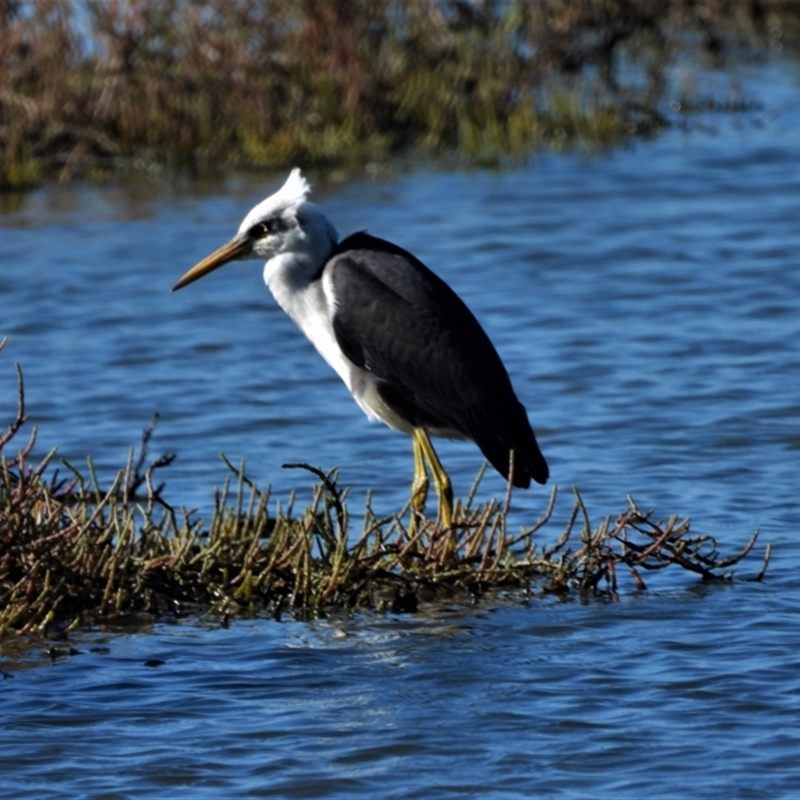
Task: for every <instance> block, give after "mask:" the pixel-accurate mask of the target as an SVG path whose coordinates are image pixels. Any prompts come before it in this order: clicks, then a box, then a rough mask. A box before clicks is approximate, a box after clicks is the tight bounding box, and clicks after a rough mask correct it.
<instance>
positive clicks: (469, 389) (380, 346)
mask: <svg viewBox="0 0 800 800" xmlns="http://www.w3.org/2000/svg"><path fill="white" fill-rule="evenodd" d="M325 270H326V271H328V270H330V271H332V273H333V284H334V287H335V295H336V310H335V313H334V318H333V329H334V333H335V335H336V339H337V341H338V343H339V346H340V347H341V348H342V350H343V352H344V354H345V355H346V356H347V358H349V359H350V360H351V361H352V362H353V363H354V364H356V365H357V366H359V367H364V368H366V369H369V370H370V371H372V372H373V373H374V374H375V375H376V376H377V377H378V378H379V379H380V384H379V390H380V392H381V394H382V396H383V397H384V400H385V401H386V402H387V403H388V404H389V405H391V406H392V407H393V408H395V409H396V410H397V412H398V413H400V414H401V415H402V416H403V417H404V418H405V419H407V420H408V421H409V422H410V423H411V424H412V425H417V426H423V427H433V428H436V427H439V428H451V429H454V430H456V431H459V432H460V433H462V434H464V435H466V436H468V437H469V438H471V439H473V440H474V441H475V442H476V444H477V445H478V446H479V447H480V449H481V451H482V452H483V454H484V455H485V456H486V458H487V459H488V460H489V462H490V463H491V464H492V465H493V466H494V467H495V468H496V469H497V470H498V472H500V473H501V474H502V475H505V476H507V475H508V454H509V450H512V449H513V450H514V451H515V470H514V472H515V475H514V483H515V485H518V486H528V485H529V484H530V479H531V478H533V479H534V480H536V481H538V482H539V483H544V482H545V481H546V480H547V477H548V469H547V464H546V462H545V460H544V458H543V456H542V454H541V452H540V451H539V447H538V445H537V443H536V438H535V436H534V433H533V430H532V429H531V426H530V423H529V422H528V417H527V414H526V413H525V409H524V408H523V406H522V404H521V403H520V402H519V400H517V397H516V395H515V393H514V389H513V388H512V386H511V381H510V379H509V377H508V373H507V372H506V369H505V367H504V366H503V363H502V361H501V360H500V357H499V356H498V354H497V351H496V350H495V348H494V346H493V345H492V343H491V341H490V340H489V337H488V336H487V335H486V333H485V332H484V330H483V328H481V326H480V324H479V323H478V321H477V320H476V319H475V317H474V316H473V314H472V312H471V311H470V310H469V309H468V308H467V307H466V305H464V303H463V301H462V300H461V299H460V298H459V297H458V296H457V295H456V294H455V292H454V291H453V290H452V289H451V288H450V287H449V286H448V285H447V284H446V283H445V282H444V281H443V280H441V278H439V277H438V276H437V275H435V274H434V273H433V272H431V271H430V270H429V269H428V268H427V267H426V266H425V265H424V264H423V263H422V262H421V261H419V260H418V259H417V258H415V257H414V256H413V255H411V254H410V253H408V252H406V251H405V250H403V249H402V248H400V247H397V246H396V245H393V244H391V243H390V242H385V241H383V240H382V239H377V238H375V237H373V236H369V235H368V234H366V233H357V234H354V235H353V236H350V237H348V238H347V239H345V240H344V241H343V242H341V243H340V244H339V246H338V247H337V249H336V251H335V252H334V254H333V256H332V257H331V259H330V260H329V261H328V263H327V264H326V266H325Z"/></svg>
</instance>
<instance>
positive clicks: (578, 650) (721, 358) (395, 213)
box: [0, 64, 800, 798]
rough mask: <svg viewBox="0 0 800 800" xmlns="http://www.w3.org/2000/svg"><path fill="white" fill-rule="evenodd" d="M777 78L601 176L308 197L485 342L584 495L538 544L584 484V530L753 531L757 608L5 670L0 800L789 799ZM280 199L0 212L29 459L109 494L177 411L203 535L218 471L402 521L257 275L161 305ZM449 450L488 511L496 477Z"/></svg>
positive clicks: (166, 627)
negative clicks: (759, 552) (438, 282)
mask: <svg viewBox="0 0 800 800" xmlns="http://www.w3.org/2000/svg"><path fill="white" fill-rule="evenodd" d="M793 70H794V71H793ZM767 78H768V80H764V79H763V76H762V78H761V80H762V82H763V83H762V86H761V93H762V96H763V98H764V101H765V108H764V110H763V111H762V112H754V113H751V114H747V115H740V116H736V115H735V116H732V117H724V116H721V115H720V116H717V115H713V114H709V115H707V116H704V117H700V118H693V119H690V120H689V121H688V124H687V125H686V126H685V127H684V126H682V125H680V124H679V125H676V126H675V127H673V128H672V129H671V130H669V131H668V132H666V133H665V134H663V135H662V136H660V137H659V138H658V139H656V140H654V141H649V142H637V143H636V144H635V145H632V146H630V147H627V148H623V149H618V150H614V151H610V152H599V153H598V152H590V153H575V152H572V153H566V154H548V155H543V156H539V157H536V158H533V159H531V160H530V162H529V163H527V164H525V165H513V166H511V167H509V168H507V169H504V170H500V171H490V170H486V171H484V170H474V171H467V172H464V171H453V170H450V169H445V168H441V167H435V166H431V165H416V166H415V165H406V166H396V167H393V168H386V169H383V170H381V171H379V175H380V176H381V177H379V178H369V177H366V176H362V177H356V178H355V179H353V180H350V181H348V182H344V183H340V182H337V180H336V179H335V178H336V176H326V175H312V176H311V177H312V180H313V182H314V183H315V185H316V189H315V195H314V199H315V200H316V201H317V202H318V203H320V204H321V205H322V206H324V208H325V209H326V211H327V212H328V214H329V216H330V217H331V219H332V220H333V221H334V223H335V224H336V225H337V227H338V229H339V231H340V233H342V234H346V233H349V232H351V231H354V230H359V229H363V228H367V229H368V230H369V231H370V232H371V233H373V234H375V235H378V236H382V237H384V238H387V239H390V240H392V241H395V242H397V243H398V244H400V245H401V246H403V247H405V248H407V249H409V250H411V251H413V252H414V253H416V254H417V255H418V256H419V257H421V258H422V259H423V260H424V261H425V262H426V263H427V264H428V265H430V266H431V267H433V268H434V269H435V270H436V271H437V272H438V273H439V274H440V275H441V276H442V277H443V278H444V279H445V280H447V281H448V282H449V283H450V284H451V285H452V286H453V287H454V288H456V290H457V291H458V292H459V293H460V294H461V296H462V297H463V298H464V299H465V300H466V302H467V303H468V304H469V305H470V306H471V307H472V309H473V310H474V311H475V313H476V315H477V316H478V317H479V319H480V320H481V321H482V322H483V324H484V326H485V328H486V329H487V331H488V332H489V334H490V336H491V337H492V339H493V340H494V341H495V344H496V345H497V348H498V350H499V352H500V353H501V355H502V357H503V359H504V361H505V362H506V365H507V367H508V369H509V372H510V374H511V376H512V379H513V381H514V383H515V386H516V388H517V392H518V394H519V396H520V398H521V400H522V401H523V403H524V404H525V405H526V407H527V408H528V411H529V415H530V418H531V421H532V423H533V426H534V428H535V429H536V431H537V435H538V438H539V440H540V443H541V446H542V449H543V451H544V453H545V455H546V456H547V458H548V461H549V462H550V465H551V470H552V476H553V479H552V480H553V483H555V484H557V485H558V486H559V487H560V490H561V497H560V500H559V503H558V505H557V507H556V514H555V516H556V517H557V520H558V522H557V524H555V525H554V527H553V529H552V530H551V531H550V532H549V533H548V530H547V529H546V530H545V532H544V534H543V536H544V540H545V541H550V542H552V541H553V540H554V539H555V538H556V537H557V535H558V533H559V532H560V524H561V521H564V520H566V517H567V515H568V513H569V509H570V503H571V500H570V497H569V495H570V489H571V487H572V486H577V487H578V488H579V489H580V490H581V493H582V495H583V497H584V500H585V502H586V505H587V507H588V509H589V513H590V515H591V516H592V521H593V522H594V523H599V522H600V520H601V519H602V518H603V517H604V516H606V515H609V514H611V515H613V514H616V513H617V512H618V511H620V510H621V509H622V508H623V507H624V506H625V503H626V500H625V496H626V494H627V493H631V494H632V495H633V496H634V497H635V498H636V499H637V501H638V502H639V504H640V505H641V506H643V507H645V508H650V507H653V508H655V509H656V510H657V512H658V514H659V515H660V516H662V517H667V516H669V515H670V514H673V513H675V514H679V515H681V516H691V518H692V520H693V528H694V529H695V530H696V531H698V532H703V533H711V534H713V535H715V536H716V537H717V539H718V542H719V545H720V549H721V550H722V551H723V552H726V553H727V552H731V551H734V550H736V549H738V548H739V547H740V546H741V545H743V544H744V542H745V541H746V540H747V538H748V537H749V535H750V534H751V532H752V531H753V530H756V529H758V530H759V531H760V532H761V542H762V543H765V542H771V543H772V545H773V549H774V551H773V559H772V564H771V566H770V569H769V572H768V574H767V580H766V581H765V582H764V583H761V584H758V583H752V582H748V581H747V580H746V578H747V577H749V576H752V575H754V574H755V573H756V572H757V571H758V569H759V567H760V562H759V557H758V556H757V557H754V558H753V559H752V560H751V561H749V562H745V564H744V565H742V566H741V567H740V568H739V570H738V573H737V578H738V580H737V581H736V582H734V583H733V584H732V585H730V586H726V587H704V586H701V585H698V584H697V582H696V581H694V579H692V578H691V577H689V576H686V575H678V574H671V573H670V572H666V573H661V574H655V575H654V574H647V575H645V576H644V577H645V579H646V580H647V582H648V585H649V586H650V588H649V590H648V591H647V592H645V593H643V594H636V593H635V592H634V591H633V587H632V586H631V585H630V584H626V583H624V582H623V592H622V594H621V597H620V599H619V602H616V603H601V602H590V603H587V604H583V603H580V602H577V601H570V602H566V603H560V602H556V601H553V600H546V599H541V598H533V599H531V600H524V599H522V598H519V597H509V598H506V599H505V601H504V602H502V603H500V604H498V605H496V606H492V607H486V606H480V605H478V606H468V605H453V606H449V607H444V608H442V607H436V608H426V609H423V611H422V612H421V613H419V614H417V615H410V616H404V617H394V616H387V617H376V616H372V615H359V616H356V617H353V618H347V617H341V618H339V617H336V618H332V619H328V620H319V621H317V622H313V623H300V622H295V621H292V620H290V619H286V620H284V621H281V622H277V621H275V620H237V621H234V622H233V624H232V626H231V627H230V629H221V628H220V627H219V625H218V623H217V622H216V621H215V620H214V619H208V620H205V619H202V620H185V621H183V622H181V623H180V624H166V623H162V624H158V625H155V626H154V627H152V628H151V629H149V630H147V631H136V632H131V631H127V632H126V631H124V630H123V631H114V630H107V631H97V632H93V633H91V634H83V635H82V636H78V637H75V638H74V639H73V640H72V645H73V646H74V647H75V648H76V649H77V650H78V651H79V653H78V654H77V655H74V656H71V657H64V658H58V659H55V660H53V661H52V662H51V660H50V659H49V658H48V657H47V656H46V655H45V654H44V652H43V650H42V649H41V648H38V647H36V648H34V649H27V650H19V649H18V648H17V647H16V645H13V643H8V642H7V643H5V644H4V645H3V652H4V653H5V657H4V659H3V660H2V661H0V668H2V669H4V670H5V673H6V674H7V675H8V676H9V677H8V678H6V679H4V680H0V776H2V777H1V779H0V796H8V797H14V798H23V797H26V798H27V797H30V798H34V797H41V796H43V795H45V794H46V795H47V796H50V797H169V796H176V797H177V796H181V797H186V796H189V797H193V798H205V797H209V798H210V797H229V796H234V795H235V796H246V797H263V796H274V797H280V796H285V797H342V798H352V797H376V796H377V797H397V798H400V797H403V798H406V797H408V798H411V797H420V798H428V797H468V796H475V797H529V796H547V797H614V798H619V797H632V798H633V797H636V798H638V797H641V796H651V797H666V796H673V797H685V796H693V797H709V798H710V797H714V798H717V797H719V798H730V797H746V798H749V797H769V798H775V797H794V796H797V794H798V793H800V766H798V764H800V759H798V752H800V722H798V720H800V655H799V653H800V648H798V633H797V631H798V622H799V621H800V620H799V619H798V616H799V615H798V610H797V609H798V607H800V590H798V588H797V580H796V569H797V564H798V556H799V555H800V547H799V546H798V540H797V536H796V524H797V520H798V519H800V499H798V466H799V462H800V458H799V457H798V456H800V424H799V423H800V268H799V267H798V253H799V252H800V224H798V199H799V198H800V169H798V165H800V104H798V102H797V97H798V91H797V85H798V75H797V72H796V69H795V68H793V67H790V66H787V65H785V64H784V65H782V67H781V68H780V70H778V71H777V72H772V73H768V75H767ZM678 122H680V120H678ZM282 178H283V175H281V176H275V178H274V180H272V181H270V180H266V179H263V178H254V177H239V178H231V179H230V180H228V181H227V182H225V183H224V184H216V185H209V186H198V185H195V184H192V185H187V184H182V183H176V184H173V185H165V183H164V181H163V180H162V179H153V180H151V181H148V180H145V179H142V180H138V181H135V182H132V183H130V184H127V183H123V184H121V185H115V186H109V187H99V188H88V187H74V186H67V187H51V188H48V189H45V190H41V191H39V192H35V193H33V194H31V195H28V196H26V197H25V198H24V200H23V202H22V203H21V205H20V206H19V207H18V208H15V209H13V210H9V211H7V212H6V213H5V214H4V215H2V216H0V242H1V243H2V244H0V337H2V336H3V335H8V336H9V340H10V341H9V344H8V346H7V348H6V350H5V351H4V352H3V353H2V354H0V414H2V417H0V421H1V420H6V419H8V420H10V419H11V417H12V416H13V413H14V411H15V408H16V386H15V380H16V376H15V372H14V369H13V362H14V361H18V362H20V363H21V365H22V367H23V369H24V372H25V378H26V395H27V402H28V411H29V414H30V417H31V422H32V424H35V425H36V426H37V427H38V437H39V439H38V444H37V449H36V452H37V453H39V454H43V453H44V452H46V451H47V450H49V449H50V447H51V446H53V445H56V444H57V445H59V448H60V449H59V453H60V455H61V456H62V457H64V458H67V459H69V460H70V461H72V462H75V463H77V464H80V463H82V462H83V460H84V459H85V456H87V455H91V456H92V457H93V458H94V460H95V462H96V463H97V465H98V467H99V469H100V471H101V474H103V475H110V474H112V472H113V471H115V470H116V469H117V468H119V467H120V466H122V465H123V464H124V461H125V459H126V458H127V453H128V448H129V447H130V446H131V445H134V444H136V442H137V441H138V437H139V432H140V430H141V429H142V428H144V427H145V426H146V425H147V424H148V422H149V420H150V417H151V415H152V413H153V412H155V411H157V412H159V414H160V417H161V419H160V423H159V427H158V429H157V432H156V434H155V436H154V439H153V442H152V450H153V452H154V454H157V453H159V452H161V451H165V450H174V451H176V452H177V453H178V455H179V458H178V460H177V462H176V463H175V464H174V465H173V466H172V467H171V468H170V469H169V470H168V471H167V472H166V473H165V474H164V478H165V479H166V480H167V490H166V496H167V498H168V499H170V500H171V502H173V503H175V504H177V505H184V506H187V507H196V508H198V509H199V510H200V513H201V514H204V513H205V514H207V513H208V509H209V508H210V507H211V503H212V490H213V487H214V486H215V485H219V484H220V483H221V482H222V480H223V479H224V477H225V469H224V467H223V465H222V464H221V462H220V461H219V459H218V453H219V452H220V451H222V452H224V453H225V454H226V455H227V456H228V457H229V458H230V459H231V460H233V461H238V460H239V459H245V460H246V462H247V469H248V473H249V474H250V476H251V477H252V478H253V479H254V480H256V481H257V482H259V483H260V484H262V485H267V484H270V485H272V487H273V490H274V496H275V497H276V498H282V499H283V500H284V501H285V498H286V497H287V495H288V493H289V491H290V490H292V489H296V490H297V491H298V495H299V499H298V502H302V501H303V500H304V498H308V496H309V494H308V492H309V487H310V486H311V485H312V484H313V479H312V478H311V477H310V476H309V477H306V476H304V475H301V474H298V473H296V472H291V471H285V470H282V469H281V466H280V465H281V464H282V463H284V462H289V461H307V462H310V463H312V464H315V465H318V466H320V467H323V468H325V469H328V468H330V467H333V466H338V467H339V469H340V475H341V480H342V482H343V483H344V484H346V485H349V486H351V487H352V489H351V495H350V502H351V505H352V507H353V508H354V511H355V512H356V513H357V510H358V508H359V507H360V506H361V505H362V504H363V502H364V498H365V494H366V491H367V490H368V489H370V490H372V493H373V505H374V507H375V509H376V511H377V512H378V513H391V512H392V511H396V510H398V509H399V508H400V506H402V504H403V503H404V502H405V501H406V500H407V495H408V486H409V482H410V477H411V456H410V445H409V442H408V441H407V439H406V438H404V437H403V436H401V435H399V434H396V433H393V432H391V431H389V430H388V429H385V428H383V427H381V426H379V425H370V424H369V423H368V422H367V421H366V419H365V418H364V416H363V415H362V414H361V412H360V411H359V410H358V408H357V407H356V406H355V405H354V403H353V402H352V400H351V399H350V397H349V396H348V394H347V392H346V390H345V388H344V386H343V385H341V383H340V382H339V380H338V378H337V377H336V376H335V375H334V374H333V373H332V372H331V371H330V370H329V368H328V367H327V366H326V365H325V364H324V363H323V362H322V361H321V359H319V357H318V356H317V355H316V353H314V351H313V350H312V348H311V346H310V345H309V344H307V343H306V342H305V340H304V339H303V337H302V336H301V335H300V334H299V333H298V332H297V331H296V330H295V329H294V328H293V326H292V324H291V323H290V322H289V321H288V320H287V319H286V318H285V317H284V316H283V314H282V312H281V311H280V310H279V309H278V308H277V306H276V305H275V304H274V302H273V301H272V298H271V297H270V296H269V293H268V292H267V291H266V289H264V287H263V285H262V283H261V266H260V265H259V264H257V263H256V262H244V263H242V264H239V265H235V266H230V267H228V268H226V269H222V270H219V271H218V272H216V273H214V274H213V275H211V276H209V277H207V278H205V279H203V280H202V281H201V282H199V283H197V284H194V285H192V286H191V287H188V288H186V289H184V290H182V291H181V292H179V293H177V294H172V293H171V292H170V287H171V286H172V284H173V283H174V282H175V280H176V279H177V278H178V277H179V276H180V275H181V274H182V273H183V272H184V271H185V270H186V269H187V268H188V267H189V266H191V265H192V264H194V263H195V262H196V261H198V260H199V259H200V258H202V257H203V256H204V255H206V254H207V253H209V252H210V251H211V250H212V249H214V248H215V247H216V246H218V245H219V244H221V243H222V242H223V241H225V240H227V239H228V238H229V237H230V236H231V235H232V233H233V232H234V231H235V230H236V228H237V227H238V224H239V222H240V220H241V218H242V217H243V216H244V214H245V213H246V211H247V210H248V209H249V208H250V207H251V206H252V205H253V204H255V203H256V202H257V201H259V200H260V199H262V197H263V196H264V195H265V194H266V193H268V192H269V191H271V190H272V189H273V188H275V186H277V185H278V183H279V182H280V181H281V180H282ZM3 424H5V423H4V422H3ZM439 451H440V455H441V457H442V460H443V462H444V464H445V466H446V467H447V468H448V470H449V471H450V473H451V475H452V478H453V481H454V485H455V489H456V493H457V494H459V495H463V494H465V493H466V491H467V490H468V488H469V486H470V485H471V483H472V480H473V479H474V476H475V474H476V472H477V469H478V467H479V465H480V463H481V459H480V454H479V453H478V451H477V450H476V448H475V447H474V446H473V445H471V444H469V443H448V442H445V443H442V444H441V445H440V446H439ZM504 488H505V487H504V484H503V481H502V479H501V478H500V477H499V476H495V475H487V477H486V479H485V481H484V483H483V485H482V488H481V491H480V498H481V499H483V498H487V497H490V496H493V495H501V494H502V493H503V492H504ZM546 499H547V491H546V490H543V489H541V488H534V489H532V490H530V491H528V492H519V493H517V494H516V495H515V503H514V513H515V515H517V517H518V518H519V521H520V522H530V521H532V519H534V518H536V517H537V516H538V515H539V514H540V513H541V511H542V509H543V508H544V506H545V504H546ZM623 577H624V576H623ZM12 645H13V646H12ZM151 659H156V660H157V661H159V662H163V663H161V665H160V666H155V667H147V666H145V662H148V661H149V660H151ZM26 667H39V668H37V669H27V668H26Z"/></svg>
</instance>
